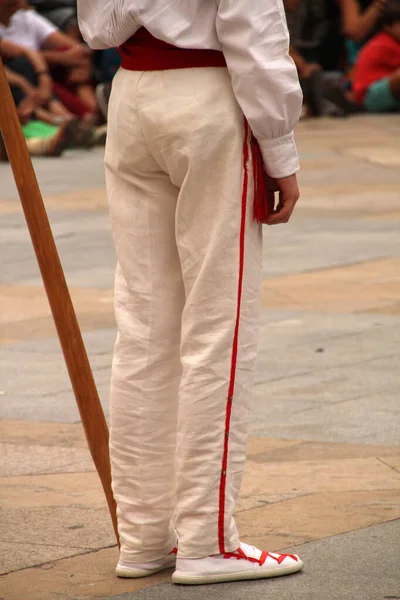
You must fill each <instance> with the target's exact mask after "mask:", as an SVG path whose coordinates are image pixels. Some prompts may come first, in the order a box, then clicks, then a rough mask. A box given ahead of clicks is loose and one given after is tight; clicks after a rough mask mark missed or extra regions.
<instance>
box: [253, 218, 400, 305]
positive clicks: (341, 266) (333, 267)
mask: <svg viewBox="0 0 400 600" xmlns="http://www.w3.org/2000/svg"><path fill="white" fill-rule="evenodd" d="M305 219H306V220H308V218H307V217H305ZM393 258H398V257H396V256H393V254H387V255H382V256H377V257H374V258H369V259H367V260H357V261H354V262H346V263H343V262H341V263H337V264H333V265H327V266H326V267H324V268H323V269H321V267H313V268H311V269H304V270H296V271H293V272H292V273H285V274H284V275H274V276H273V277H266V278H264V279H263V282H268V281H276V280H281V279H288V278H290V277H293V275H296V276H297V275H300V276H301V275H307V274H308V273H326V272H328V271H335V270H338V271H339V270H345V269H351V268H352V267H359V266H361V265H368V264H373V263H379V262H382V261H386V260H393ZM312 312H315V311H312Z"/></svg>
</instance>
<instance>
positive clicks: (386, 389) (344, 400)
mask: <svg viewBox="0 0 400 600" xmlns="http://www.w3.org/2000/svg"><path fill="white" fill-rule="evenodd" d="M332 381H339V379H333V380H332ZM397 390H398V387H397V386H394V387H387V388H381V389H380V391H379V393H380V392H392V391H397ZM377 393H378V392H375V393H373V394H368V395H366V394H357V395H356V396H351V397H350V398H345V399H343V400H335V401H333V402H331V403H330V405H331V406H336V405H337V404H345V403H346V402H353V401H354V400H368V398H374V397H375V396H376V395H377ZM316 409H318V404H316V406H311V407H308V408H305V409H304V410H299V411H296V410H293V411H292V414H294V415H297V414H302V413H305V412H308V411H311V410H316ZM386 410H387V411H388V412H396V411H395V410H393V409H390V408H386ZM305 441H307V440H305ZM393 447H394V448H396V447H397V446H393Z"/></svg>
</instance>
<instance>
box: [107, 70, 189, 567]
mask: <svg viewBox="0 0 400 600" xmlns="http://www.w3.org/2000/svg"><path fill="white" fill-rule="evenodd" d="M139 78H140V73H135V72H129V71H123V70H121V71H120V72H119V73H118V74H117V75H116V78H115V81H114V86H113V93H112V96H111V100H110V113H109V115H110V116H109V135H108V140H107V149H106V175H107V191H108V196H109V202H110V211H111V217H112V228H113V236H114V241H115V246H116V252H117V258H118V261H119V265H118V269H117V275H116V285H115V311H116V318H117V324H118V339H117V343H116V346H115V354H114V360H113V369H112V384H111V401H110V411H111V416H110V420H111V428H110V455H111V463H112V476H113V489H114V494H115V498H116V501H117V505H118V520H119V533H120V536H121V553H120V556H121V559H122V560H124V561H128V562H134V563H142V562H147V561H153V560H156V559H158V558H160V557H162V556H164V555H166V554H168V552H170V550H171V549H172V547H173V546H174V545H175V543H176V537H175V534H174V532H173V530H172V527H171V524H170V520H171V516H172V513H173V509H174V506H175V496H174V492H175V476H174V461H175V442H176V420H177V409H178V388H179V381H180V376H181V365H180V360H179V344H180V323H181V313H182V307H183V301H184V289H183V283H182V278H181V270H180V264H179V258H178V252H177V248H176V243H175V210H176V199H177V196H178V189H177V188H176V187H175V186H174V185H173V184H172V183H171V182H170V179H169V177H168V175H166V174H165V173H164V172H163V171H161V169H160V167H159V166H158V164H157V163H156V161H155V160H154V158H153V157H152V156H151V154H150V152H149V150H148V148H147V144H146V141H145V139H144V138H143V135H142V132H141V127H140V124H139V121H138V118H137V114H136V105H135V104H136V99H135V89H136V85H137V82H138V79H139Z"/></svg>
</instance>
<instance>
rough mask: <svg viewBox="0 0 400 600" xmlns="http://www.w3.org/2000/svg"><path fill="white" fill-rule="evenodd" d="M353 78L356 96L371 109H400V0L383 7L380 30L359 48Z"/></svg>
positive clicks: (378, 110)
mask: <svg viewBox="0 0 400 600" xmlns="http://www.w3.org/2000/svg"><path fill="white" fill-rule="evenodd" d="M353 82H354V95H355V98H356V100H357V101H358V102H359V103H360V104H362V105H363V106H364V108H365V109H366V110H367V111H368V112H389V111H395V112H397V111H399V110H400V0H390V1H389V2H388V3H387V5H386V6H385V8H384V9H383V13H382V17H381V30H380V32H379V33H377V34H376V35H375V36H373V37H372V38H371V39H370V41H369V42H368V43H367V44H365V46H364V47H363V48H362V50H361V51H360V53H359V55H358V59H357V62H356V65H355V70H354V76H353Z"/></svg>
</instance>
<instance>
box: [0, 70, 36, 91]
mask: <svg viewBox="0 0 400 600" xmlns="http://www.w3.org/2000/svg"><path fill="white" fill-rule="evenodd" d="M5 71H6V77H7V81H8V83H9V84H10V85H14V86H15V87H19V88H21V89H22V90H25V91H27V90H28V89H29V88H30V87H32V86H31V84H30V82H29V81H28V80H27V79H25V77H23V76H22V75H19V73H15V71H12V70H11V69H8V68H7V67H5Z"/></svg>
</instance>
